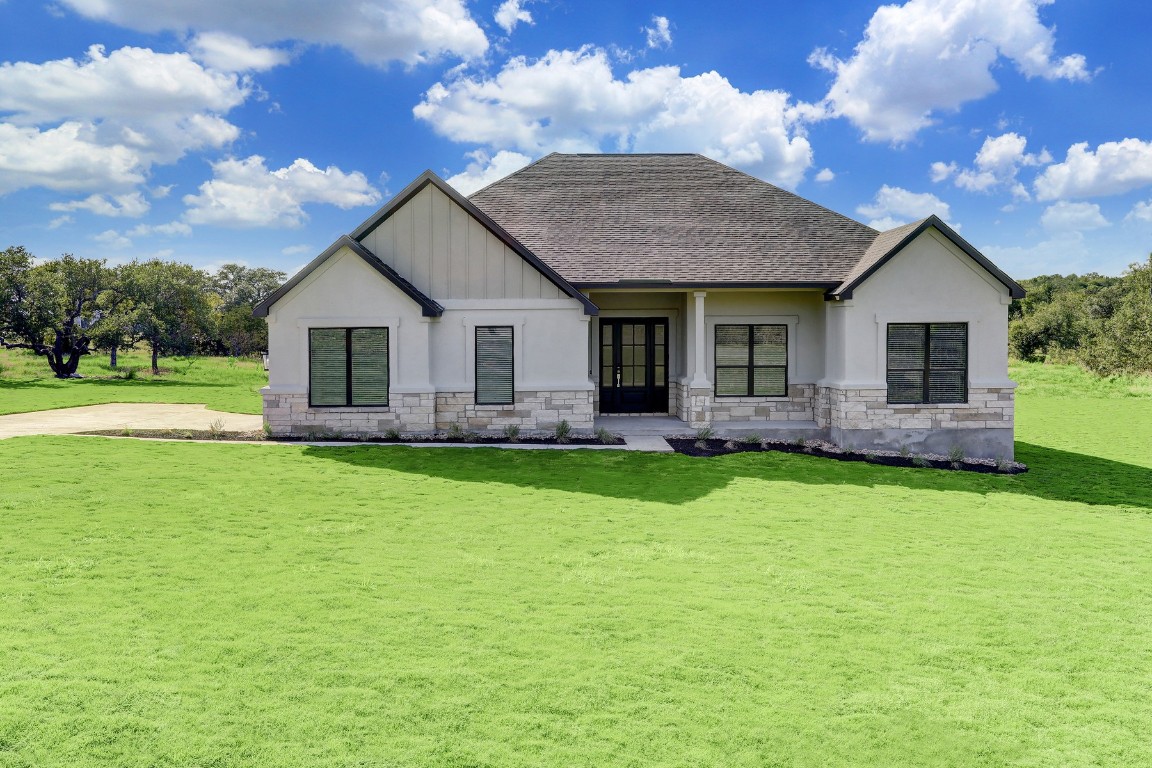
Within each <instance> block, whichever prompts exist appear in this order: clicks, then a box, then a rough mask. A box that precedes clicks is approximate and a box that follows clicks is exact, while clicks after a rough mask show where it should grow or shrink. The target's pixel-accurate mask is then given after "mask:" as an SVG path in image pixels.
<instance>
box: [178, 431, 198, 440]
mask: <svg viewBox="0 0 1152 768" xmlns="http://www.w3.org/2000/svg"><path fill="white" fill-rule="evenodd" d="M179 436H180V437H182V438H184V439H185V440H191V439H192V438H193V437H195V435H193V434H192V433H191V432H189V431H188V430H187V429H185V430H183V431H182V432H180V433H179Z"/></svg>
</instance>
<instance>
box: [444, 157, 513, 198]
mask: <svg viewBox="0 0 1152 768" xmlns="http://www.w3.org/2000/svg"><path fill="white" fill-rule="evenodd" d="M468 157H470V158H472V162H470V163H468V167H467V168H466V169H465V170H464V171H462V172H460V173H458V174H456V175H455V176H449V177H448V179H447V181H448V183H449V184H451V185H452V186H453V187H454V188H455V189H456V191H458V192H459V193H460V194H462V195H470V194H472V193H473V192H475V191H476V190H478V189H483V188H484V187H486V186H488V185H489V184H491V183H492V182H494V181H499V180H500V179H502V178H504V177H505V176H507V175H508V174H510V173H515V172H516V171H518V170H520V169H521V168H523V167H524V166H526V165H528V163H530V162H532V158H530V157H528V155H522V154H520V153H519V152H509V151H508V150H506V149H502V150H500V151H499V152H497V153H496V154H495V155H492V156H489V155H488V153H487V152H485V151H484V150H482V149H478V150H476V151H475V152H469V153H468Z"/></svg>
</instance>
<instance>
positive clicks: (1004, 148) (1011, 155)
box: [931, 133, 1052, 200]
mask: <svg viewBox="0 0 1152 768" xmlns="http://www.w3.org/2000/svg"><path fill="white" fill-rule="evenodd" d="M1027 145H1028V140H1027V139H1025V138H1024V137H1023V136H1021V135H1019V134H1017V133H1005V134H1002V135H1000V136H995V137H993V136H987V137H985V139H984V144H983V145H982V146H981V147H980V150H979V151H978V152H977V153H976V159H975V162H974V164H973V167H971V168H963V169H961V168H958V167H957V165H956V163H940V162H937V163H933V164H932V168H931V176H932V181H934V182H940V181H944V180H946V179H949V178H952V179H953V183H955V185H956V186H957V187H960V188H961V189H966V190H968V191H969V192H990V191H992V190H993V189H996V188H1008V189H1010V190H1011V192H1012V195H1013V196H1014V197H1016V198H1017V199H1020V200H1028V199H1030V197H1031V196H1030V195H1029V194H1028V190H1027V189H1025V188H1024V185H1023V184H1021V183H1020V182H1019V181H1017V180H1016V176H1017V174H1018V173H1019V172H1020V169H1021V168H1023V167H1030V166H1037V165H1044V164H1046V163H1050V162H1052V156H1051V155H1050V154H1048V150H1041V151H1040V152H1039V153H1038V154H1036V153H1029V152H1026V151H1025V149H1026V147H1027Z"/></svg>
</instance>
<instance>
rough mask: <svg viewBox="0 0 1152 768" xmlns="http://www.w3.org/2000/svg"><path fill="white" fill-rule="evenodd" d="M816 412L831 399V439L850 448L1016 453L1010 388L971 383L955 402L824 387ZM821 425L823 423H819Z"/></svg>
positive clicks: (1001, 455) (998, 455)
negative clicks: (902, 401) (895, 399)
mask: <svg viewBox="0 0 1152 768" xmlns="http://www.w3.org/2000/svg"><path fill="white" fill-rule="evenodd" d="M821 389H822V390H824V391H823V392H821V393H820V394H819V395H818V396H817V401H818V403H821V405H820V406H818V408H817V411H818V412H820V411H821V408H822V401H823V400H827V403H828V426H830V427H831V430H832V440H833V442H836V443H839V444H840V445H842V446H844V447H846V448H868V447H874V448H885V449H890V450H898V449H900V448H901V447H906V448H908V449H909V450H912V451H930V452H935V453H944V454H947V453H948V452H949V451H950V450H952V449H953V448H954V447H959V448H962V449H963V450H964V451H965V455H967V456H983V457H986V458H1005V459H1010V458H1012V438H1013V427H1014V424H1015V394H1014V391H1013V390H1012V389H1010V388H1003V389H1001V388H982V387H971V388H969V390H968V402H967V403H961V404H957V405H947V404H920V405H896V404H891V403H889V402H888V391H887V389H884V388H882V387H881V388H869V389H836V388H825V387H821ZM821 426H823V424H822V425H821Z"/></svg>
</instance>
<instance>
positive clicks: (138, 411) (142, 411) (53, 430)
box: [0, 403, 264, 440]
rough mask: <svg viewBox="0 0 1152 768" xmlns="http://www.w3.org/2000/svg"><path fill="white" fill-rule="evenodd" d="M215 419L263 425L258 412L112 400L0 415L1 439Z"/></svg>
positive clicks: (237, 426) (254, 427)
mask: <svg viewBox="0 0 1152 768" xmlns="http://www.w3.org/2000/svg"><path fill="white" fill-rule="evenodd" d="M217 420H219V421H222V422H223V423H224V429H225V430H227V431H229V432H259V431H260V429H261V428H262V427H263V425H264V419H263V417H261V416H259V415H254V414H246V413H224V412H223V411H210V410H208V409H207V408H206V407H205V406H203V405H172V404H168V403H111V404H108V405H81V406H78V407H76V408H58V409H56V410H53V411H33V412H32V413H13V414H9V415H7V416H0V440H2V439H4V438H6V437H23V436H26V435H71V434H75V433H77V432H93V431H96V430H101V429H208V428H209V427H211V425H212V423H213V422H215V421H217Z"/></svg>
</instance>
